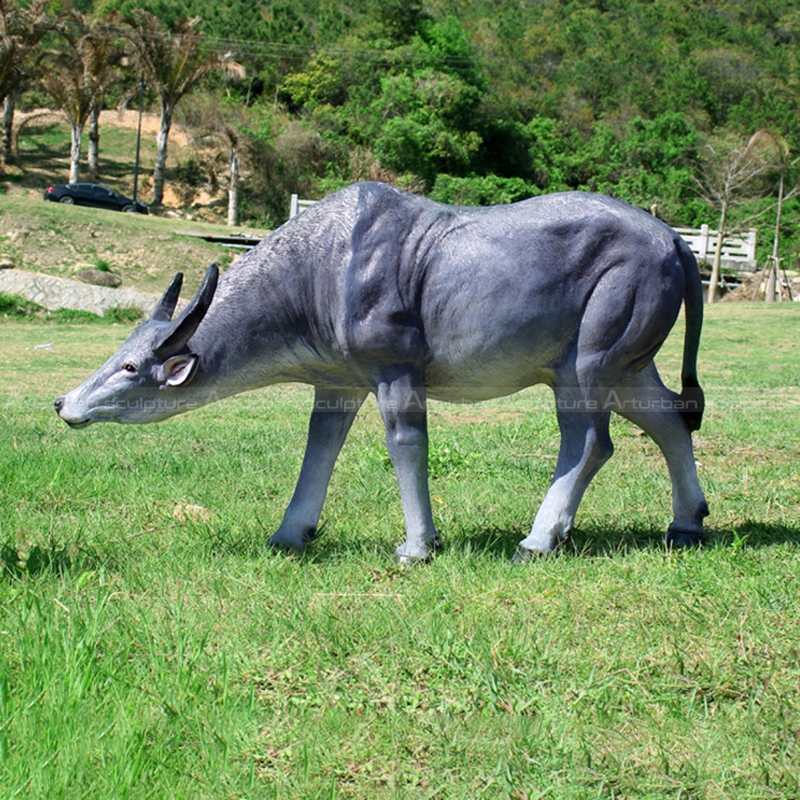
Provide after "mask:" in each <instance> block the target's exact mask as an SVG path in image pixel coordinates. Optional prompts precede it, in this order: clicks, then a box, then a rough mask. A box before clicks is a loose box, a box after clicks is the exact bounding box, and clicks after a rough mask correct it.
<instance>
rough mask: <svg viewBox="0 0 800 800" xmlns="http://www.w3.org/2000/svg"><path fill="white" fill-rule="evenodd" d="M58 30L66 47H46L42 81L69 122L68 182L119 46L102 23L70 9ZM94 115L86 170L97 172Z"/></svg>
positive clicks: (75, 175) (77, 164) (74, 178)
mask: <svg viewBox="0 0 800 800" xmlns="http://www.w3.org/2000/svg"><path fill="white" fill-rule="evenodd" d="M59 32H60V34H61V36H62V38H63V39H64V41H65V43H66V45H67V46H66V48H60V49H58V50H51V51H48V53H47V54H46V56H45V58H44V64H45V69H44V70H43V72H42V82H43V84H44V86H45V87H46V89H47V91H48V92H49V93H50V94H51V95H52V97H53V99H54V100H55V101H56V103H57V104H58V106H59V108H60V109H61V110H62V111H63V112H64V114H65V116H66V117H67V122H68V123H69V126H70V134H71V146H70V170H69V180H70V183H76V182H77V181H78V176H79V172H80V156H81V139H82V134H83V128H84V125H85V124H86V121H87V119H89V117H90V115H99V113H100V109H101V108H102V102H103V97H104V96H105V93H106V91H107V90H108V87H109V84H110V83H111V80H112V79H113V71H112V69H113V63H114V60H115V59H116V58H118V54H119V48H118V47H117V45H116V44H115V41H114V38H115V37H114V34H113V33H112V32H111V31H109V29H107V28H105V27H104V26H102V25H93V24H91V23H90V22H89V21H88V20H87V19H86V17H84V16H83V14H81V13H79V12H77V11H74V10H70V11H69V12H68V13H67V15H66V16H65V18H64V20H63V22H62V24H61V26H60V29H59ZM96 125H97V117H96V116H95V127H94V131H93V137H92V139H93V141H92V145H93V147H92V148H91V152H90V157H89V174H90V176H91V177H95V175H96V173H97V160H98V153H97V150H98V141H99V134H98V132H97V127H96Z"/></svg>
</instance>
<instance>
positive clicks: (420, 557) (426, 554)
mask: <svg viewBox="0 0 800 800" xmlns="http://www.w3.org/2000/svg"><path fill="white" fill-rule="evenodd" d="M440 545H441V540H440V539H439V537H438V536H437V537H436V538H435V539H434V540H433V541H432V542H431V543H430V546H429V545H427V544H414V545H410V544H409V543H408V542H405V543H404V544H401V545H400V547H398V548H397V550H395V551H394V556H393V558H392V560H393V561H394V563H395V564H397V566H398V567H410V566H413V565H414V564H427V563H428V562H429V561H430V560H431V559H432V558H433V554H434V553H435V552H436V550H437V548H438V547H439V546H440Z"/></svg>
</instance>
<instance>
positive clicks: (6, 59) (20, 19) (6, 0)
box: [0, 0, 54, 174]
mask: <svg viewBox="0 0 800 800" xmlns="http://www.w3.org/2000/svg"><path fill="white" fill-rule="evenodd" d="M46 7H47V0H33V2H32V3H31V4H30V5H29V6H28V7H27V8H19V7H18V5H17V3H16V2H15V0H0V102H2V103H3V106H4V114H3V117H4V120H3V145H2V151H1V152H0V174H1V173H2V172H3V169H4V168H5V163H6V159H7V158H8V156H9V154H10V152H11V128H12V124H13V119H14V103H15V96H16V92H17V90H18V89H19V87H20V85H21V84H22V81H23V79H24V77H25V69H26V64H27V62H28V58H29V56H30V55H31V52H32V51H33V50H34V48H35V47H36V46H37V45H38V44H39V42H40V41H41V39H42V37H43V36H44V35H45V33H47V32H48V31H49V30H51V29H52V27H53V25H54V21H53V20H52V19H51V18H50V17H49V16H48V15H47V13H46V11H45V9H46Z"/></svg>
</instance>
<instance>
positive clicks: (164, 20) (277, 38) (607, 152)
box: [0, 0, 800, 267]
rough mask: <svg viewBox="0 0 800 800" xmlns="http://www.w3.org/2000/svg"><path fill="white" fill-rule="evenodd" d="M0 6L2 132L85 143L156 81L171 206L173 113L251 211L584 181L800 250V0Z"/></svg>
mask: <svg viewBox="0 0 800 800" xmlns="http://www.w3.org/2000/svg"><path fill="white" fill-rule="evenodd" d="M0 18H1V22H0V25H1V26H2V30H0V34H2V37H1V39H2V43H1V44H0V64H2V65H3V68H2V69H1V70H0V75H2V76H3V77H2V81H0V99H3V100H4V101H5V105H6V138H7V137H9V136H10V132H9V131H10V128H9V126H10V122H9V120H10V117H11V115H12V113H13V111H14V109H15V108H16V109H20V110H24V109H26V108H32V107H35V106H41V105H46V106H50V107H58V108H61V109H62V110H63V111H64V113H65V114H66V116H67V118H68V119H69V120H70V125H71V126H72V128H73V132H74V135H73V149H74V148H75V147H76V143H75V140H76V138H77V139H78V144H79V141H80V136H79V134H80V131H81V130H82V127H83V125H84V124H86V123H87V122H89V123H90V120H91V119H92V114H93V112H94V111H95V110H96V109H97V108H98V107H99V106H100V104H101V101H102V103H103V104H104V105H105V107H116V106H117V105H120V104H123V105H124V104H129V106H130V107H135V105H136V103H137V101H138V98H139V95H138V89H137V87H138V86H139V84H140V81H141V80H142V79H144V81H145V83H146V85H147V89H146V92H145V93H144V96H143V98H142V100H143V102H144V106H145V107H146V108H147V109H149V110H152V111H154V112H156V113H161V115H162V130H161V133H160V134H159V152H160V154H161V155H162V156H163V158H162V159H161V162H160V170H161V175H160V177H159V176H158V175H156V176H155V177H154V180H153V193H154V194H153V197H152V198H148V199H151V200H152V202H154V203H155V204H156V205H157V204H158V203H159V202H160V200H161V196H160V187H163V183H164V181H167V182H169V179H170V172H169V169H170V167H169V164H168V162H167V161H166V155H167V142H168V137H169V129H170V124H171V121H172V118H173V116H174V117H175V118H178V119H180V120H181V122H182V123H183V124H184V125H186V126H188V127H190V128H191V129H192V130H193V131H195V133H196V139H197V141H198V142H200V141H202V142H204V147H203V148H198V155H197V163H196V165H195V167H196V171H197V172H199V173H200V174H201V175H202V174H207V175H208V176H209V178H208V179H209V181H211V180H212V173H213V180H214V181H218V182H219V183H220V184H221V185H224V186H230V188H231V189H232V191H234V192H235V194H233V195H232V201H231V202H232V204H233V205H234V206H235V214H234V215H233V218H234V219H239V218H242V219H247V220H253V221H257V222H259V223H262V224H269V225H275V224H277V223H279V222H281V221H283V219H285V216H286V212H287V198H288V196H289V194H291V193H293V192H295V193H299V194H300V195H301V196H304V197H308V198H315V197H320V196H322V195H324V194H326V193H328V192H330V191H332V190H334V189H336V188H339V187H340V186H342V185H345V184H347V183H350V182H352V181H356V180H365V179H381V180H387V181H391V182H394V183H396V184H398V185H400V186H402V187H404V188H407V189H410V190H412V191H416V192H420V193H424V194H427V195H428V196H431V197H433V198H435V199H439V200H443V201H446V202H452V203H465V204H487V203H496V202H507V201H513V200H518V199H521V198H524V197H530V196H533V195H536V194H540V193H543V192H552V191H560V190H564V189H588V190H592V191H599V192H605V193H609V194H613V195H616V196H619V197H622V198H623V199H625V200H628V201H629V202H631V203H634V204H636V205H639V206H642V207H646V208H649V209H653V210H654V211H656V212H657V213H658V214H659V215H660V216H662V217H663V218H664V219H665V220H666V221H668V222H669V223H670V224H673V225H675V226H698V225H700V224H703V223H706V224H708V225H710V226H711V227H712V228H716V227H718V226H719V225H720V224H721V221H722V223H723V225H724V227H725V228H726V230H733V229H735V228H736V227H737V226H743V227H750V226H757V227H758V228H759V231H760V256H761V257H762V258H761V260H765V259H766V258H767V256H768V255H769V254H770V253H772V252H773V246H774V244H773V238H774V234H775V232H776V231H777V232H779V233H780V237H779V243H778V250H777V253H778V254H779V255H780V257H781V258H782V259H783V262H784V264H783V265H784V266H789V267H794V264H795V261H796V260H797V253H796V250H797V249H798V248H800V237H798V236H797V235H796V229H797V223H798V219H799V215H800V206H798V205H797V201H796V198H795V195H794V191H795V187H796V185H797V182H798V176H797V174H796V168H795V167H796V164H795V155H794V154H795V153H797V152H798V150H800V131H799V130H798V126H797V120H798V111H800V91H799V90H798V81H799V80H800V61H799V59H798V55H799V54H800V50H799V49H798V45H799V44H800V0H770V2H766V1H765V0H749V1H748V2H743V0H717V2H711V1H710V0H698V1H697V2H692V3H687V2H678V1H677V0H538V2H533V1H531V0H527V1H526V0H493V1H492V2H488V0H476V2H471V3H468V4H462V3H457V2H455V0H431V1H430V2H422V0H380V1H379V0H352V2H346V0H292V2H288V0H273V1H272V2H270V1H269V0H265V1H263V2H258V3H250V2H243V0H232V1H231V2H230V3H226V4H219V3H216V2H212V1H211V0H178V2H170V3H166V2H163V0H146V1H144V2H136V3H134V2H131V1H130V0H96V1H94V0H75V2H74V3H73V4H72V5H71V6H70V7H69V8H67V7H66V5H65V4H64V3H63V2H60V1H59V2H52V3H46V2H44V0H30V2H25V0H0ZM54 75H55V77H56V78H57V79H54ZM90 124H91V123H90ZM757 132H759V135H758V136H755V137H754V134H756V133H757ZM90 138H91V139H92V140H93V141H96V140H97V139H98V138H99V134H97V133H95V134H94V135H93V136H91V137H90ZM100 141H102V140H100ZM162 144H163V149H162ZM101 146H102V145H101ZM75 152H76V153H80V151H79V150H76V151H75ZM4 153H5V155H6V157H7V158H9V157H11V154H10V152H9V149H8V147H7V146H6V147H5V148H4ZM84 157H85V156H82V155H78V157H77V161H76V162H75V163H76V168H77V167H78V166H79V164H80V160H81V159H82V158H84ZM220 163H222V164H223V165H225V166H223V167H220ZM80 169H81V170H82V169H83V168H82V167H81V168H80ZM86 169H87V170H90V166H89V164H88V163H87V165H86ZM156 169H157V170H158V169H159V165H158V163H157V167H156ZM734 175H735V179H734V177H733V176H734ZM100 177H101V178H102V176H100ZM781 187H782V188H781ZM779 194H780V199H781V200H782V216H781V220H780V223H779V225H778V227H776V225H775V221H776V203H777V201H778V199H779ZM143 199H144V198H143ZM229 217H230V215H229Z"/></svg>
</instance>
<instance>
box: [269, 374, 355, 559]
mask: <svg viewBox="0 0 800 800" xmlns="http://www.w3.org/2000/svg"><path fill="white" fill-rule="evenodd" d="M366 396H367V392H366V391H362V390H358V389H328V388H317V389H316V391H315V392H314V409H313V411H312V412H311V419H310V421H309V423H308V440H307V441H306V451H305V455H304V456H303V466H302V467H301V468H300V476H299V477H298V479H297V485H296V486H295V489H294V494H293V495H292V499H291V500H290V501H289V505H288V506H287V508H286V512H285V514H284V515H283V522H281V525H280V527H279V528H278V530H277V531H275V533H274V534H272V536H271V538H270V542H271V543H272V544H274V545H277V546H278V547H284V548H287V549H295V550H299V549H301V548H303V547H305V545H307V544H308V543H309V542H310V541H311V540H312V539H313V538H314V534H315V533H316V531H317V524H318V523H319V517H320V514H321V513H322V506H323V503H324V502H325V495H326V494H327V492H328V483H329V482H330V479H331V474H332V473H333V467H334V464H335V463H336V458H337V456H338V455H339V451H340V450H341V449H342V445H343V444H344V440H345V439H346V438H347V433H348V431H349V430H350V426H351V425H352V424H353V420H354V419H355V416H356V414H357V413H358V409H359V408H361V404H362V403H363V402H364V399H365V398H366Z"/></svg>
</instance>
